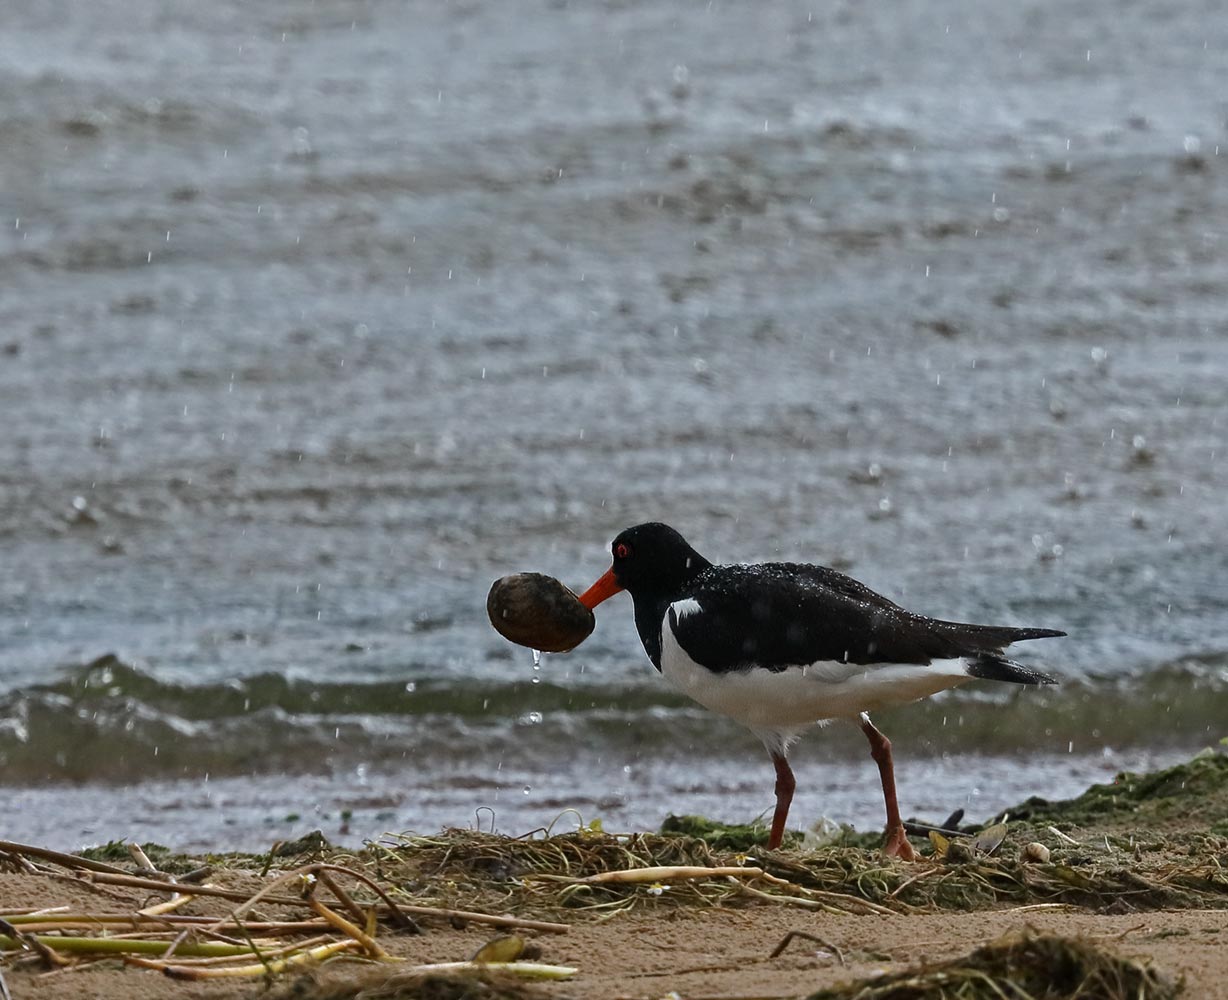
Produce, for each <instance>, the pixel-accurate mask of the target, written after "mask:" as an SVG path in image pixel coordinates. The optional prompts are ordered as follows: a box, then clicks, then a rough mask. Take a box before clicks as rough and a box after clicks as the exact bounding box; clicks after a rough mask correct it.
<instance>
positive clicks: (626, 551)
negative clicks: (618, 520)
mask: <svg viewBox="0 0 1228 1000" xmlns="http://www.w3.org/2000/svg"><path fill="white" fill-rule="evenodd" d="M614 558H615V559H630V558H631V546H630V545H628V544H627V543H626V542H619V543H618V544H617V545H615V546H614Z"/></svg>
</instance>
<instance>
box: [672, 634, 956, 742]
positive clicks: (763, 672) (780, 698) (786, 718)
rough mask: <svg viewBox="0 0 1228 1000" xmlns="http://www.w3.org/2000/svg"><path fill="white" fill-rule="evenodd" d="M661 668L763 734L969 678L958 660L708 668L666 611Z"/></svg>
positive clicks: (684, 688)
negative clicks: (683, 640) (685, 646)
mask: <svg viewBox="0 0 1228 1000" xmlns="http://www.w3.org/2000/svg"><path fill="white" fill-rule="evenodd" d="M661 673H662V675H663V676H664V677H665V678H666V680H668V681H669V682H670V683H671V684H673V685H674V687H676V688H677V689H678V690H679V691H681V692H682V693H683V694H685V695H687V696H688V697H690V698H692V699H694V700H695V701H697V702H699V704H701V705H703V706H704V707H705V708H708V709H711V710H712V711H713V712H719V713H720V714H721V715H726V716H728V717H729V718H731V719H733V720H734V721H735V722H740V723H741V724H742V725H744V726H746V727H748V728H750V729H753V730H755V731H756V732H759V733H764V732H787V731H794V730H797V729H800V728H802V727H803V726H806V725H809V724H810V723H813V722H820V721H823V720H826V719H853V718H856V717H857V716H858V715H859V714H860V713H861V712H872V711H874V710H875V709H879V708H885V707H887V706H889V705H899V704H903V703H905V702H910V701H917V700H918V699H920V698H926V697H928V696H929V695H932V694H936V693H937V692H939V691H944V690H946V689H947V688H952V687H955V686H957V685H959V684H963V683H964V682H965V681H968V680H970V679H971V678H969V676H968V673H967V664H966V663H965V661H964V660H962V659H952V660H934V661H933V662H932V663H928V664H917V663H873V664H856V663H841V662H837V661H821V662H818V663H811V664H805V665H798V666H790V667H787V668H785V669H784V670H776V671H772V670H767V669H764V668H763V667H749V668H745V669H741V670H731V671H727V672H724V673H714V672H713V671H711V670H709V669H708V668H707V667H703V666H700V665H699V664H698V663H696V662H695V661H694V660H692V659H691V658H690V656H688V655H687V654H686V652H685V651H684V650H683V648H682V647H681V646H680V645H679V644H678V640H677V638H676V637H675V635H674V630H673V629H672V628H671V627H670V625H669V616H668V613H667V615H666V619H665V621H663V622H662V623H661Z"/></svg>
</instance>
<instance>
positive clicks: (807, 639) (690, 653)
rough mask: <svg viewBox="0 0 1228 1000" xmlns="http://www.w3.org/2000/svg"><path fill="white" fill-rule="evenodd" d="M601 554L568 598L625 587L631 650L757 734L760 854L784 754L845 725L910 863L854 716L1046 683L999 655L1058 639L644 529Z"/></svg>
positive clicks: (784, 769) (588, 600)
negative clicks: (1001, 684)
mask: <svg viewBox="0 0 1228 1000" xmlns="http://www.w3.org/2000/svg"><path fill="white" fill-rule="evenodd" d="M611 552H612V554H613V565H612V566H611V567H610V569H609V571H607V572H606V574H605V575H604V576H603V577H602V578H601V579H600V580H598V581H597V583H595V584H594V585H593V586H592V587H591V588H589V590H588V591H586V592H585V593H584V594H583V595H581V598H580V600H581V601H582V602H583V603H585V604H586V605H587V606H588V607H590V608H593V607H596V605H597V604H599V603H601V602H602V601H604V600H606V599H607V598H608V597H611V596H613V595H614V594H616V593H618V592H619V591H620V590H626V591H628V592H629V593H630V594H631V598H632V601H633V602H634V606H635V624H636V628H637V630H638V631H639V635H640V639H641V641H642V642H643V644H644V650H645V652H647V654H648V658H649V659H650V660H651V661H652V663H653V665H654V666H655V667H656V668H657V669H658V670H659V671H661V673H662V675H663V676H664V677H665V678H666V679H667V680H669V681H670V682H671V683H672V684H673V685H674V686H675V687H677V688H678V689H679V690H681V691H682V692H683V693H685V694H687V695H688V696H689V697H691V698H693V699H694V700H695V701H697V702H699V704H701V705H703V706H705V707H706V708H709V709H711V710H713V711H715V712H719V713H721V714H722V715H726V716H729V717H730V718H732V719H734V720H735V721H737V722H740V723H741V724H743V725H744V726H746V727H748V728H749V729H751V730H752V731H754V732H755V733H756V734H757V735H758V736H759V737H760V738H761V739H762V740H763V742H764V745H765V746H766V747H767V749H768V752H769V754H770V755H771V757H772V760H773V762H774V763H775V764H776V773H777V785H776V792H777V807H776V813H775V816H774V817H773V824H772V834H771V840H770V842H769V846H771V847H777V846H779V844H780V840H781V837H782V836H783V833H784V821H785V817H786V815H787V813H788V807H789V802H790V801H791V798H792V791H793V774H792V771H791V770H790V768H789V765H788V762H787V760H786V756H785V755H786V752H787V750H788V747H789V745H790V744H791V743H792V742H793V740H794V739H796V737H797V736H798V735H799V734H800V732H801V730H802V729H803V728H805V727H806V726H808V725H810V724H812V723H815V722H822V721H825V720H829V719H850V720H855V721H858V723H859V724H860V726H861V728H862V730H863V732H865V733H866V736H867V738H868V739H869V740H870V745H871V752H872V754H873V755H874V757H875V760H876V761H878V762H879V768H880V772H881V776H882V779H883V792H884V797H885V799H886V803H887V813H888V831H887V832H888V842H887V849H888V851H889V852H890V853H894V854H899V855H901V856H904V857H911V856H912V850H911V847H909V845H908V842H907V840H906V839H905V838H904V831H903V827H902V825H901V824H900V820H899V814H898V808H897V807H896V803H895V783H894V777H893V775H892V763H891V754H890V743H889V742H888V741H887V739H886V737H884V736H883V735H882V734H881V733H880V732H879V731H878V730H877V729H875V728H874V726H873V725H872V724H871V723H870V721H869V717H868V715H867V713H868V712H870V711H873V710H875V709H878V708H882V707H885V706H888V705H894V704H900V703H903V702H908V701H916V700H917V699H919V698H924V697H927V696H929V695H932V694H935V693H936V692H938V691H942V690H945V689H946V688H950V687H955V686H956V685H959V684H963V683H966V682H967V681H969V680H972V679H974V678H981V679H987V680H999V681H1010V682H1014V683H1018V684H1051V683H1056V681H1055V679H1054V678H1052V677H1050V676H1048V675H1046V674H1043V673H1040V672H1038V671H1035V670H1033V669H1031V668H1030V667H1026V666H1024V665H1023V664H1019V663H1015V662H1014V661H1012V660H1010V659H1008V658H1007V657H1006V656H1005V655H1004V652H1003V651H1004V650H1005V648H1006V647H1007V646H1009V645H1010V644H1011V643H1013V642H1018V641H1021V640H1024V639H1041V638H1046V637H1050V636H1061V635H1065V633H1064V632H1060V631H1058V630H1056V629H1043V628H1013V627H1009V626H998V625H970V624H964V623H961V622H949V621H942V620H939V619H935V618H928V617H926V616H924V615H919V614H915V613H913V612H911V611H907V610H905V609H904V608H902V607H900V606H899V605H897V604H895V603H893V602H892V601H890V600H888V599H887V598H885V597H883V596H882V595H881V594H878V593H875V592H874V591H873V590H871V589H870V588H869V587H867V586H865V585H864V584H862V583H859V582H858V581H856V580H854V579H852V578H851V577H848V576H845V575H844V574H843V573H839V572H837V571H836V570H833V569H829V568H827V567H825V566H811V565H804V564H799V563H760V564H757V565H749V566H743V565H737V566H715V565H713V564H712V563H710V562H709V561H708V560H707V559H705V558H704V557H703V556H701V555H700V554H699V553H698V552H696V551H695V550H694V549H693V548H692V547H691V546H690V545H689V544H688V543H687V542H686V540H685V539H684V538H683V537H682V536H681V535H680V534H678V532H677V531H675V530H674V529H673V528H671V527H669V526H668V525H665V524H659V523H655V522H653V523H648V524H641V525H637V526H636V527H633V528H628V529H627V530H625V531H623V532H622V533H620V534H619V536H618V537H617V538H615V539H614V541H613V543H612V544H611Z"/></svg>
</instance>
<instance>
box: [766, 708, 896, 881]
mask: <svg viewBox="0 0 1228 1000" xmlns="http://www.w3.org/2000/svg"><path fill="white" fill-rule="evenodd" d="M861 731H862V732H863V733H865V734H866V739H868V740H869V741H870V756H871V757H873V758H874V763H876V764H877V765H878V775H879V777H880V778H882V781H883V801H884V802H885V803H886V805H887V839H886V840H885V841H884V842H883V851H884V852H885V853H886V854H888V855H890V856H892V857H897V858H903V859H904V860H905V861H916V860H917V854H916V852H915V851H914V850H913V849H912V844H910V843H909V842H908V837H907V836H905V834H904V824H903V822H902V821H901V820H900V807H899V804H898V803H897V802H896V800H895V767H894V765H893V764H892V762H891V741H890V740H889V739H887V737H886V736H884V735H883V734H882V733H880V732H879V731H878V730H877V729H875V728H874V723H872V722H871V721H870V717H869V716H868V715H866V714H865V713H862V716H861ZM778 808H779V807H778Z"/></svg>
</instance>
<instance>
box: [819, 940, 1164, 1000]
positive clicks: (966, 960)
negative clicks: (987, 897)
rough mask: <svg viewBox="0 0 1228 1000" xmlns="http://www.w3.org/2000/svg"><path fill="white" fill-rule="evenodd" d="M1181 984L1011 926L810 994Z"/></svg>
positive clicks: (975, 999)
mask: <svg viewBox="0 0 1228 1000" xmlns="http://www.w3.org/2000/svg"><path fill="white" fill-rule="evenodd" d="M1180 991H1181V985H1180V983H1178V982H1177V981H1176V980H1174V979H1172V978H1171V977H1170V976H1167V975H1165V974H1164V973H1162V972H1159V971H1157V970H1156V969H1154V968H1152V967H1150V966H1147V965H1144V964H1142V963H1140V962H1135V961H1131V960H1129V959H1125V958H1121V957H1119V956H1117V955H1115V954H1113V953H1112V952H1110V951H1106V950H1104V949H1102V948H1101V947H1100V946H1098V945H1096V944H1093V943H1092V942H1090V941H1086V940H1083V939H1081V938H1069V937H1062V936H1058V935H1051V934H1035V933H1032V932H1027V933H1023V934H1010V935H1007V936H1006V937H1004V938H1000V939H999V940H997V941H993V942H990V943H989V944H986V945H983V946H982V947H980V948H978V949H976V951H974V952H972V953H971V954H970V955H966V956H964V957H962V958H956V959H953V960H951V961H949V962H943V963H941V964H939V965H931V966H923V967H921V968H918V969H910V970H907V971H905V972H901V973H895V974H892V975H887V976H878V977H875V978H874V979H870V980H861V981H858V982H854V983H847V984H844V985H841V986H837V987H835V988H834V989H828V990H821V991H820V992H818V993H814V994H812V995H811V996H810V997H809V998H808V1000H1005V998H1009V1000H1171V998H1173V997H1176V996H1177V995H1178V994H1179V993H1180Z"/></svg>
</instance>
